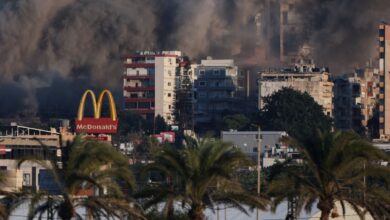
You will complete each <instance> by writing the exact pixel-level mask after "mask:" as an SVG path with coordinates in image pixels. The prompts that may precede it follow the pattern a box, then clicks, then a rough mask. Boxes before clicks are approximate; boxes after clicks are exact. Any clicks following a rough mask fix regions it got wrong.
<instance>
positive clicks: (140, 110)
mask: <svg viewBox="0 0 390 220" xmlns="http://www.w3.org/2000/svg"><path fill="white" fill-rule="evenodd" d="M129 110H130V111H133V112H136V113H139V114H154V108H153V109H148V108H133V109H129Z"/></svg>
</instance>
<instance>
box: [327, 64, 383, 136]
mask: <svg viewBox="0 0 390 220" xmlns="http://www.w3.org/2000/svg"><path fill="white" fill-rule="evenodd" d="M334 83H335V85H334V89H333V91H334V112H335V114H334V122H335V126H336V128H338V129H342V130H349V129H353V130H355V131H356V132H358V133H360V134H366V133H367V131H368V127H367V126H368V121H369V120H370V119H371V118H372V117H373V116H374V110H375V108H376V105H377V95H378V94H379V87H378V86H377V84H378V69H376V68H371V67H367V68H364V69H358V70H356V71H355V73H353V74H346V75H344V76H341V77H337V78H335V79H334Z"/></svg>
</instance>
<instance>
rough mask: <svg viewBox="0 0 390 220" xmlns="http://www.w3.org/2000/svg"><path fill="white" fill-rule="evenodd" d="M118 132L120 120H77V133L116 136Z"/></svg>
mask: <svg viewBox="0 0 390 220" xmlns="http://www.w3.org/2000/svg"><path fill="white" fill-rule="evenodd" d="M117 130H118V120H115V121H114V120H112V119H111V118H83V119H81V120H77V119H76V132H77V133H87V134H115V133H116V132H117Z"/></svg>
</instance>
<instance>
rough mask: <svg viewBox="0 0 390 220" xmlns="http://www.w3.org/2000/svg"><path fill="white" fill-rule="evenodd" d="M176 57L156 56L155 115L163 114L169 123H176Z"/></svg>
mask: <svg viewBox="0 0 390 220" xmlns="http://www.w3.org/2000/svg"><path fill="white" fill-rule="evenodd" d="M176 67H177V63H176V57H175V56H158V57H156V63H155V68H156V75H155V116H157V115H160V116H162V117H163V118H164V119H165V121H166V122H167V123H168V124H173V123H174V115H173V111H174V107H175V96H176V93H175V88H176V80H175V79H176Z"/></svg>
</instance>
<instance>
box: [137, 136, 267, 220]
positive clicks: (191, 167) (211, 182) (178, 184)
mask: <svg viewBox="0 0 390 220" xmlns="http://www.w3.org/2000/svg"><path fill="white" fill-rule="evenodd" d="M245 163H248V159H247V157H246V155H245V154H244V153H242V152H241V151H239V150H238V149H235V148H233V147H232V146H231V145H229V144H226V143H223V142H221V141H219V140H211V139H205V140H203V141H200V142H198V141H194V140H190V141H189V140H188V139H187V146H186V148H184V149H182V150H177V149H173V148H167V147H166V148H164V149H162V150H161V152H159V153H157V155H156V156H155V157H154V163H153V164H149V165H147V166H146V168H145V171H159V172H161V173H163V174H164V175H165V177H166V181H164V182H163V183H161V184H157V185H156V186H150V187H147V188H146V189H144V190H142V191H141V192H140V193H139V194H138V197H142V198H144V208H145V209H148V208H150V207H151V206H154V205H158V204H165V205H164V208H163V212H164V214H165V216H168V217H169V216H172V215H173V208H174V205H175V204H178V203H181V204H182V206H183V207H187V208H189V212H188V216H189V217H190V219H194V220H202V219H204V214H203V212H204V210H205V208H211V209H212V210H214V208H215V206H216V205H217V204H225V205H230V206H231V207H235V208H238V209H239V210H241V211H243V212H245V213H247V211H246V209H245V207H244V205H249V206H251V207H259V208H262V209H264V208H265V206H266V201H265V200H264V199H263V198H259V197H257V196H255V195H252V194H249V193H247V192H246V191H245V190H244V189H243V187H242V186H241V184H240V183H239V181H238V180H237V179H235V178H234V174H235V173H236V171H237V169H239V168H240V167H242V165H243V164H245Z"/></svg>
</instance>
